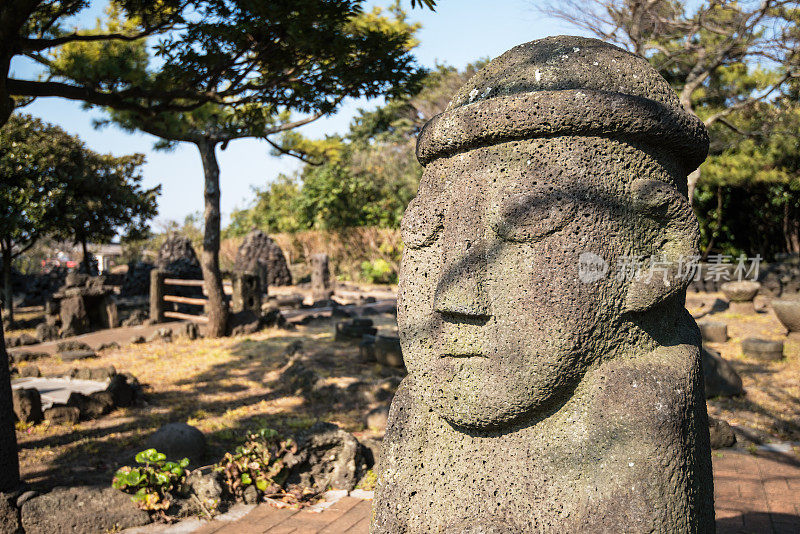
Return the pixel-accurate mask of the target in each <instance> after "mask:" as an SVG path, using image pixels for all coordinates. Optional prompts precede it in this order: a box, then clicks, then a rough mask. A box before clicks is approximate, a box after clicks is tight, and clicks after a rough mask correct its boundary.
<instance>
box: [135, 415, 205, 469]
mask: <svg viewBox="0 0 800 534" xmlns="http://www.w3.org/2000/svg"><path fill="white" fill-rule="evenodd" d="M145 448H146V449H150V448H152V449H156V450H157V451H158V452H161V453H163V454H166V455H167V458H168V459H170V460H176V461H177V460H180V459H182V458H189V459H190V460H191V461H193V462H199V461H200V460H201V459H202V458H203V456H205V453H206V437H205V436H204V435H203V433H202V432H200V431H199V430H198V429H197V428H195V427H193V426H191V425H187V424H186V423H168V424H166V425H164V426H162V427H161V428H159V429H158V430H157V431H156V432H155V433H154V434H152V435H151V436H150V437H149V438H147V441H145Z"/></svg>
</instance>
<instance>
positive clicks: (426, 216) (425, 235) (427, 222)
mask: <svg viewBox="0 0 800 534" xmlns="http://www.w3.org/2000/svg"><path fill="white" fill-rule="evenodd" d="M424 198H425V197H423V196H417V197H416V198H414V200H412V201H411V202H410V203H409V205H408V208H406V213H405V215H404V216H403V222H402V224H401V227H400V231H401V234H402V237H403V243H405V245H406V246H407V247H409V248H422V247H427V246H429V245H432V244H433V242H434V241H436V237H437V236H438V235H439V233H440V231H441V230H442V225H443V219H444V210H443V208H442V205H441V203H439V202H436V201H435V200H433V201H431V200H428V201H427V202H426V201H424ZM427 198H429V199H430V197H427Z"/></svg>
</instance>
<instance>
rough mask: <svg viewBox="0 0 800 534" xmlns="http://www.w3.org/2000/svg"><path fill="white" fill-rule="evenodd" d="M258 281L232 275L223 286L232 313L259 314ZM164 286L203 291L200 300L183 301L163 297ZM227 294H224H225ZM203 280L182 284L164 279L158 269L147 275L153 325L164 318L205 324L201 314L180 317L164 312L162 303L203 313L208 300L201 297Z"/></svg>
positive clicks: (170, 312)
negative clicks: (192, 307) (197, 288)
mask: <svg viewBox="0 0 800 534" xmlns="http://www.w3.org/2000/svg"><path fill="white" fill-rule="evenodd" d="M259 281H260V279H259V278H258V277H257V276H255V275H252V274H235V275H234V280H233V283H225V284H224V287H223V291H224V292H225V294H226V296H227V295H228V294H231V295H232V299H231V300H232V301H233V311H234V312H236V311H241V310H242V309H246V308H249V309H253V310H254V311H257V312H258V313H260V311H261V284H260V283H259ZM167 286H177V287H199V288H201V289H202V290H203V295H204V296H203V297H183V296H180V295H169V294H167V293H166V288H167ZM226 290H227V291H226ZM205 295H206V291H205V288H204V282H203V280H185V279H182V278H167V277H166V273H165V272H164V271H162V270H159V269H154V270H152V271H151V272H150V318H151V319H153V320H154V322H157V323H163V322H164V321H165V320H166V319H167V318H170V319H181V320H185V321H195V322H198V323H208V316H207V315H204V314H202V313H200V314H193V313H182V312H177V311H173V310H168V309H167V306H166V303H168V302H172V303H175V304H188V305H190V306H202V307H203V310H204V311H205V309H206V307H207V305H208V297H207V296H205Z"/></svg>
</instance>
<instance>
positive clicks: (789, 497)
mask: <svg viewBox="0 0 800 534" xmlns="http://www.w3.org/2000/svg"><path fill="white" fill-rule="evenodd" d="M713 462H714V489H715V501H716V506H715V507H716V513H717V534H789V533H791V534H800V459H798V458H797V457H796V456H794V455H786V454H777V453H759V454H758V455H757V456H753V455H749V454H745V453H739V452H730V451H724V452H722V453H721V454H715V456H714V458H713ZM371 505H372V501H370V500H361V499H355V498H352V497H345V498H343V499H341V500H339V501H338V502H336V503H334V504H333V505H331V506H330V507H329V508H328V509H326V510H325V511H323V512H312V511H310V510H308V509H305V510H302V511H299V512H298V511H294V510H289V509H286V508H284V509H278V508H274V507H272V506H269V505H266V504H262V505H260V506H258V507H256V508H254V509H253V510H252V511H251V512H250V513H248V514H247V515H245V516H244V517H242V518H241V519H239V520H236V521H227V522H225V521H212V522H210V523H206V524H204V525H202V526H198V527H196V528H191V527H190V526H189V525H188V524H187V525H185V527H189V528H184V529H181V530H178V529H175V530H172V532H175V533H176V534H177V533H178V532H181V533H188V532H192V533H193V534H290V533H291V534H342V533H346V534H368V532H369V518H370V507H371ZM176 526H177V525H176ZM172 528H175V527H172ZM161 532H163V533H164V534H167V533H169V532H171V530H170V529H169V528H167V529H166V530H163V531H161Z"/></svg>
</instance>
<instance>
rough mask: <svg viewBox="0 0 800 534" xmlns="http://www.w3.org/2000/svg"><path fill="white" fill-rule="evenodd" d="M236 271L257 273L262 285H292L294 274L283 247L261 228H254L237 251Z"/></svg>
mask: <svg viewBox="0 0 800 534" xmlns="http://www.w3.org/2000/svg"><path fill="white" fill-rule="evenodd" d="M233 269H234V271H237V272H244V273H256V274H258V275H259V276H261V277H262V278H261V285H262V287H267V286H268V285H270V286H290V285H292V274H291V272H289V266H288V265H287V264H286V257H285V256H284V254H283V251H282V250H281V248H280V247H279V246H278V245H277V244H276V243H275V241H273V240H272V238H270V237H269V236H268V235H267V234H265V233H264V232H262V231H261V230H253V231H252V232H250V233H249V234H247V236H246V237H245V238H244V241H243V242H242V244H241V246H240V247H239V250H237V251H236V260H235V262H234V267H233Z"/></svg>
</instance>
